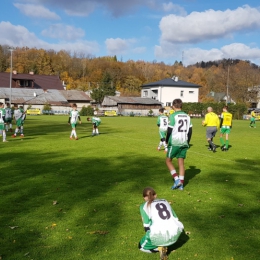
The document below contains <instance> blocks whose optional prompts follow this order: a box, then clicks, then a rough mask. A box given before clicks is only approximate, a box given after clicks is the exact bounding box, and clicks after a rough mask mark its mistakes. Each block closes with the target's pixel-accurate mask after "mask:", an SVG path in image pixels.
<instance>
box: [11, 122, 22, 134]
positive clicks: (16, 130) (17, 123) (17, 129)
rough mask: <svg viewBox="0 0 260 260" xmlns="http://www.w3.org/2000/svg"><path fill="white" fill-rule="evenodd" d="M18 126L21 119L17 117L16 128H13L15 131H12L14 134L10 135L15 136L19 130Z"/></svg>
mask: <svg viewBox="0 0 260 260" xmlns="http://www.w3.org/2000/svg"><path fill="white" fill-rule="evenodd" d="M20 126H21V120H20V119H18V120H16V128H15V131H14V134H13V135H12V137H16V135H17V134H18V132H19V128H20Z"/></svg>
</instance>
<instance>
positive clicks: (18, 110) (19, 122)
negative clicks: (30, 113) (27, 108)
mask: <svg viewBox="0 0 260 260" xmlns="http://www.w3.org/2000/svg"><path fill="white" fill-rule="evenodd" d="M25 118H26V113H25V112H24V110H23V107H22V106H20V107H18V105H17V104H15V105H14V110H12V109H11V107H10V104H9V103H7V104H6V107H5V105H4V103H2V102H0V134H1V135H2V136H3V142H8V141H7V140H6V133H7V132H8V131H10V132H13V129H12V128H13V125H12V120H13V119H14V122H15V124H16V128H15V131H14V134H13V135H12V137H13V138H15V137H16V136H17V134H18V133H20V135H21V138H23V137H24V134H23V125H24V120H25Z"/></svg>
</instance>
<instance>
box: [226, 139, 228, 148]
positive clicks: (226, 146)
mask: <svg viewBox="0 0 260 260" xmlns="http://www.w3.org/2000/svg"><path fill="white" fill-rule="evenodd" d="M228 146H229V140H226V147H227V148H228Z"/></svg>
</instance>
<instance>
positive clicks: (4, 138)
mask: <svg viewBox="0 0 260 260" xmlns="http://www.w3.org/2000/svg"><path fill="white" fill-rule="evenodd" d="M5 140H6V132H5V131H3V141H5Z"/></svg>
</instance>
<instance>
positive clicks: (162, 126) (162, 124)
mask: <svg viewBox="0 0 260 260" xmlns="http://www.w3.org/2000/svg"><path fill="white" fill-rule="evenodd" d="M159 114H160V115H159V116H158V118H157V126H158V127H159V135H160V143H159V145H158V147H157V150H158V151H160V150H161V146H163V147H164V151H165V152H167V144H166V142H165V140H166V134H167V128H168V117H167V116H166V115H164V108H160V109H159Z"/></svg>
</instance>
